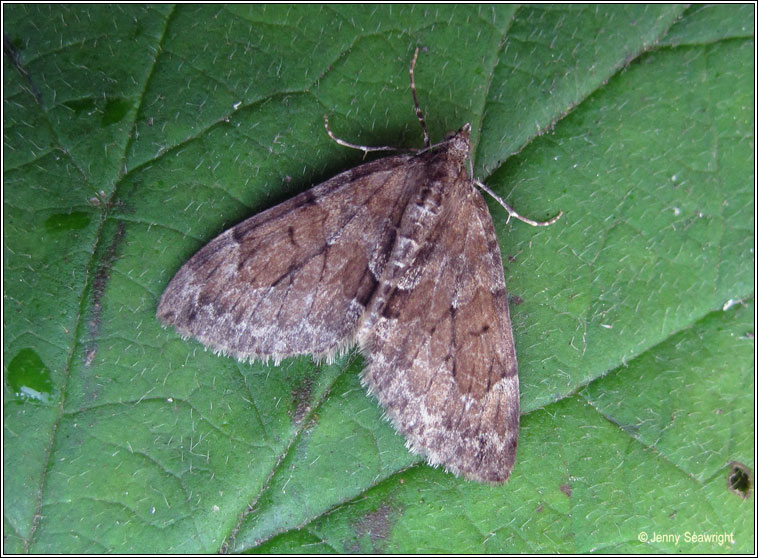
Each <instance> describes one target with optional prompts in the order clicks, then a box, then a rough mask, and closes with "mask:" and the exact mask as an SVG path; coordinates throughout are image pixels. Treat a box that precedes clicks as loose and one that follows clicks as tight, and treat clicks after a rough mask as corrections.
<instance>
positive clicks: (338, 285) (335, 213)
mask: <svg viewBox="0 0 758 558" xmlns="http://www.w3.org/2000/svg"><path fill="white" fill-rule="evenodd" d="M416 55H418V51H416ZM415 61H416V56H414V58H413V63H412V64H411V86H412V91H413V96H414V101H415V100H416V92H415V86H414V84H413V67H414V64H415ZM416 107H417V114H418V116H419V120H420V122H421V124H422V127H423V129H424V135H425V148H424V149H421V150H418V151H417V152H414V153H406V154H400V155H394V156H390V157H386V158H383V159H379V160H376V161H373V162H369V163H365V164H363V165H360V166H358V167H356V168H354V169H351V170H348V171H346V172H343V173H341V174H339V175H337V176H335V177H334V178H332V179H331V180H327V181H326V182H324V183H322V184H319V185H318V186H315V187H313V188H311V189H310V190H307V191H305V192H303V193H302V194H300V195H297V196H295V197H294V198H291V199H289V200H287V201H285V202H284V203H282V204H280V205H277V206H276V207H272V208H271V209H268V210H266V211H264V212H262V213H259V214H258V215H255V216H254V217H251V218H249V219H247V220H246V221H243V222H242V223H240V224H238V225H236V226H234V227H232V228H231V229H229V230H227V231H226V232H224V233H222V234H221V235H219V236H218V237H216V238H215V239H213V240H212V241H211V242H209V243H208V244H207V245H206V246H205V247H204V248H202V249H201V250H200V251H199V252H197V254H195V255H194V256H193V257H192V258H191V259H190V260H189V261H188V262H187V263H185V264H184V266H182V268H181V269H180V270H179V272H178V273H177V274H176V276H174V278H173V279H172V280H171V282H170V283H169V285H168V287H167V288H166V290H165V292H164V293H163V296H162V297H161V300H160V303H159V305H158V312H157V316H158V318H159V319H160V320H161V321H162V322H164V323H165V324H171V325H173V326H174V327H175V328H176V330H177V331H178V332H179V334H181V335H182V336H183V337H194V338H196V339H198V340H199V341H200V342H201V343H203V344H205V345H206V346H208V347H210V348H212V349H213V350H214V351H216V352H219V353H223V354H226V355H231V356H234V357H236V358H238V359H240V360H253V359H263V360H268V359H272V360H273V361H274V362H275V363H278V362H279V361H281V359H283V358H286V357H289V356H293V355H301V354H311V355H314V356H315V358H317V359H326V360H331V359H333V358H334V356H335V355H336V354H338V353H340V352H344V351H346V350H348V349H349V348H351V347H352V346H353V345H355V344H356V343H357V345H358V347H359V349H360V351H361V353H362V354H363V355H364V356H365V359H366V368H365V370H364V371H363V373H362V377H361V379H362V382H363V384H364V385H365V386H366V387H367V388H368V391H369V392H370V393H372V394H374V395H375V396H376V397H377V398H378V400H379V403H380V404H381V406H382V408H383V409H384V411H385V414H386V416H387V417H389V419H390V421H391V422H392V424H393V425H394V427H395V428H396V429H397V430H398V431H399V432H400V433H402V435H403V436H405V438H406V440H407V446H408V447H409V449H411V450H412V451H414V452H418V453H421V454H423V455H425V456H426V459H427V460H428V462H429V463H430V464H432V465H443V466H444V467H445V468H446V469H447V470H449V471H452V472H453V473H456V474H461V475H463V476H464V477H466V478H468V479H472V480H477V481H484V482H491V483H500V482H503V481H505V480H507V479H508V476H509V475H510V473H511V470H512V468H513V463H514V460H515V456H516V444H517V441H518V431H519V384H518V367H517V364H516V351H515V348H514V344H513V333H512V331H511V320H510V315H509V312H508V299H507V295H506V290H505V279H504V275H503V262H502V258H501V255H500V248H499V246H498V241H497V236H496V234H495V228H494V226H493V224H492V218H491V217H490V214H489V210H488V209H487V205H486V204H485V202H484V199H483V198H482V196H481V194H480V193H479V191H478V190H477V189H476V188H475V186H474V181H472V180H471V179H470V178H469V176H468V174H467V173H466V160H467V158H468V156H469V151H470V144H469V133H470V126H469V124H465V125H464V126H463V127H462V128H461V129H460V130H458V132H456V133H455V134H453V135H452V136H450V137H449V138H448V139H446V140H445V141H443V142H441V143H439V144H437V145H433V146H432V145H430V142H429V140H428V134H427V132H426V126H425V125H424V121H423V116H422V115H421V111H420V110H419V109H418V103H417V102H416ZM327 131H329V129H328V124H327ZM329 134H330V136H332V137H334V136H333V135H332V134H331V131H329ZM337 141H339V142H340V143H342V144H344V145H349V146H352V144H348V143H347V142H343V141H341V140H337ZM352 147H358V148H359V149H364V150H366V151H369V150H372V149H373V148H364V147H360V146H352ZM377 149H385V148H377ZM506 208H507V209H508V210H509V212H510V213H511V215H513V216H516V217H518V218H520V219H522V220H524V221H526V222H530V223H531V224H547V223H536V222H533V221H530V220H528V219H523V218H521V217H520V216H518V215H517V214H516V213H515V212H513V210H511V209H510V208H508V207H507V206H506ZM552 221H554V219H553V220H551V221H550V222H552ZM548 223H549V222H548Z"/></svg>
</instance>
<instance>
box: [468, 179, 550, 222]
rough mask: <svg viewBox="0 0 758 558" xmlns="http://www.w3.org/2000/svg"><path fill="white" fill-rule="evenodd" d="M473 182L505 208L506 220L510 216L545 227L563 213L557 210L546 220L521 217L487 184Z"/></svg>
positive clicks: (509, 218) (477, 181)
mask: <svg viewBox="0 0 758 558" xmlns="http://www.w3.org/2000/svg"><path fill="white" fill-rule="evenodd" d="M474 184H476V185H477V186H479V187H480V188H481V189H482V190H484V191H485V192H487V193H488V194H489V195H490V196H492V197H493V198H494V199H495V201H497V203H499V204H500V205H502V206H503V207H504V208H505V210H506V211H507V212H508V221H510V220H511V217H515V218H516V219H518V220H519V221H523V222H524V223H526V224H527V225H531V226H533V227H547V226H548V225H552V224H553V223H555V222H556V221H557V220H558V219H560V218H561V215H563V211H558V215H556V216H555V217H553V218H552V219H548V220H547V221H534V220H533V219H529V218H528V217H523V216H522V215H519V214H518V213H516V210H515V209H513V208H512V207H511V206H510V205H508V204H507V203H505V200H503V198H501V197H500V196H498V195H497V194H496V193H495V192H493V191H492V190H490V189H489V188H488V187H487V185H486V184H484V182H481V181H480V180H474ZM506 222H507V221H506Z"/></svg>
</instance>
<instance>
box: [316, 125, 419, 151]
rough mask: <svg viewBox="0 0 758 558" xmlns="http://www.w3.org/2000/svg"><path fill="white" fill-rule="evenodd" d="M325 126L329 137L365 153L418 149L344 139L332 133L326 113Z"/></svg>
mask: <svg viewBox="0 0 758 558" xmlns="http://www.w3.org/2000/svg"><path fill="white" fill-rule="evenodd" d="M324 128H326V133H327V134H329V137H330V138H332V140H334V141H335V142H336V143H338V144H339V145H342V146H344V147H350V148H351V149H357V150H358V151H363V154H364V155H365V154H366V153H369V152H370V151H416V150H415V149H405V148H403V147H390V146H388V145H384V146H381V147H369V146H366V145H357V144H355V143H350V142H349V141H345V140H343V139H340V138H338V137H337V136H335V135H334V134H333V133H332V130H331V129H330V128H329V117H328V116H327V115H324Z"/></svg>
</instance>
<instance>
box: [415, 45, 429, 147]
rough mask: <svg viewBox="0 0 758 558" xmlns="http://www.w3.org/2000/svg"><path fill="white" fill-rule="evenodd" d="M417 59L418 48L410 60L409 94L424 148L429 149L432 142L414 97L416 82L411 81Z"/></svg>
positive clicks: (416, 99)
mask: <svg viewBox="0 0 758 558" xmlns="http://www.w3.org/2000/svg"><path fill="white" fill-rule="evenodd" d="M417 58H418V47H416V52H414V53H413V60H411V71H410V73H411V93H413V106H414V107H416V116H417V117H418V121H419V123H420V124H421V129H422V130H424V147H425V148H427V147H430V146H431V145H432V140H431V139H429V132H428V131H427V129H426V120H424V113H423V112H421V107H419V106H418V97H417V96H416V80H415V79H413V69H414V68H415V67H416V59H417Z"/></svg>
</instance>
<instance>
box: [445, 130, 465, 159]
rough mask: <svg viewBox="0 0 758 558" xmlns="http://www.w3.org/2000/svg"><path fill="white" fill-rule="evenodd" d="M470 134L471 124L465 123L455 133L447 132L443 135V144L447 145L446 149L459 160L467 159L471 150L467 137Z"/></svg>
mask: <svg viewBox="0 0 758 558" xmlns="http://www.w3.org/2000/svg"><path fill="white" fill-rule="evenodd" d="M470 134H471V124H469V123H468V122H466V123H465V124H464V125H463V126H461V128H460V129H459V130H458V131H457V132H448V133H447V134H445V143H449V147H448V149H449V150H450V152H451V153H454V154H456V155H458V156H459V157H460V159H461V160H463V159H465V158H466V157H468V154H469V151H470V150H471V144H470V143H469V136H470Z"/></svg>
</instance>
